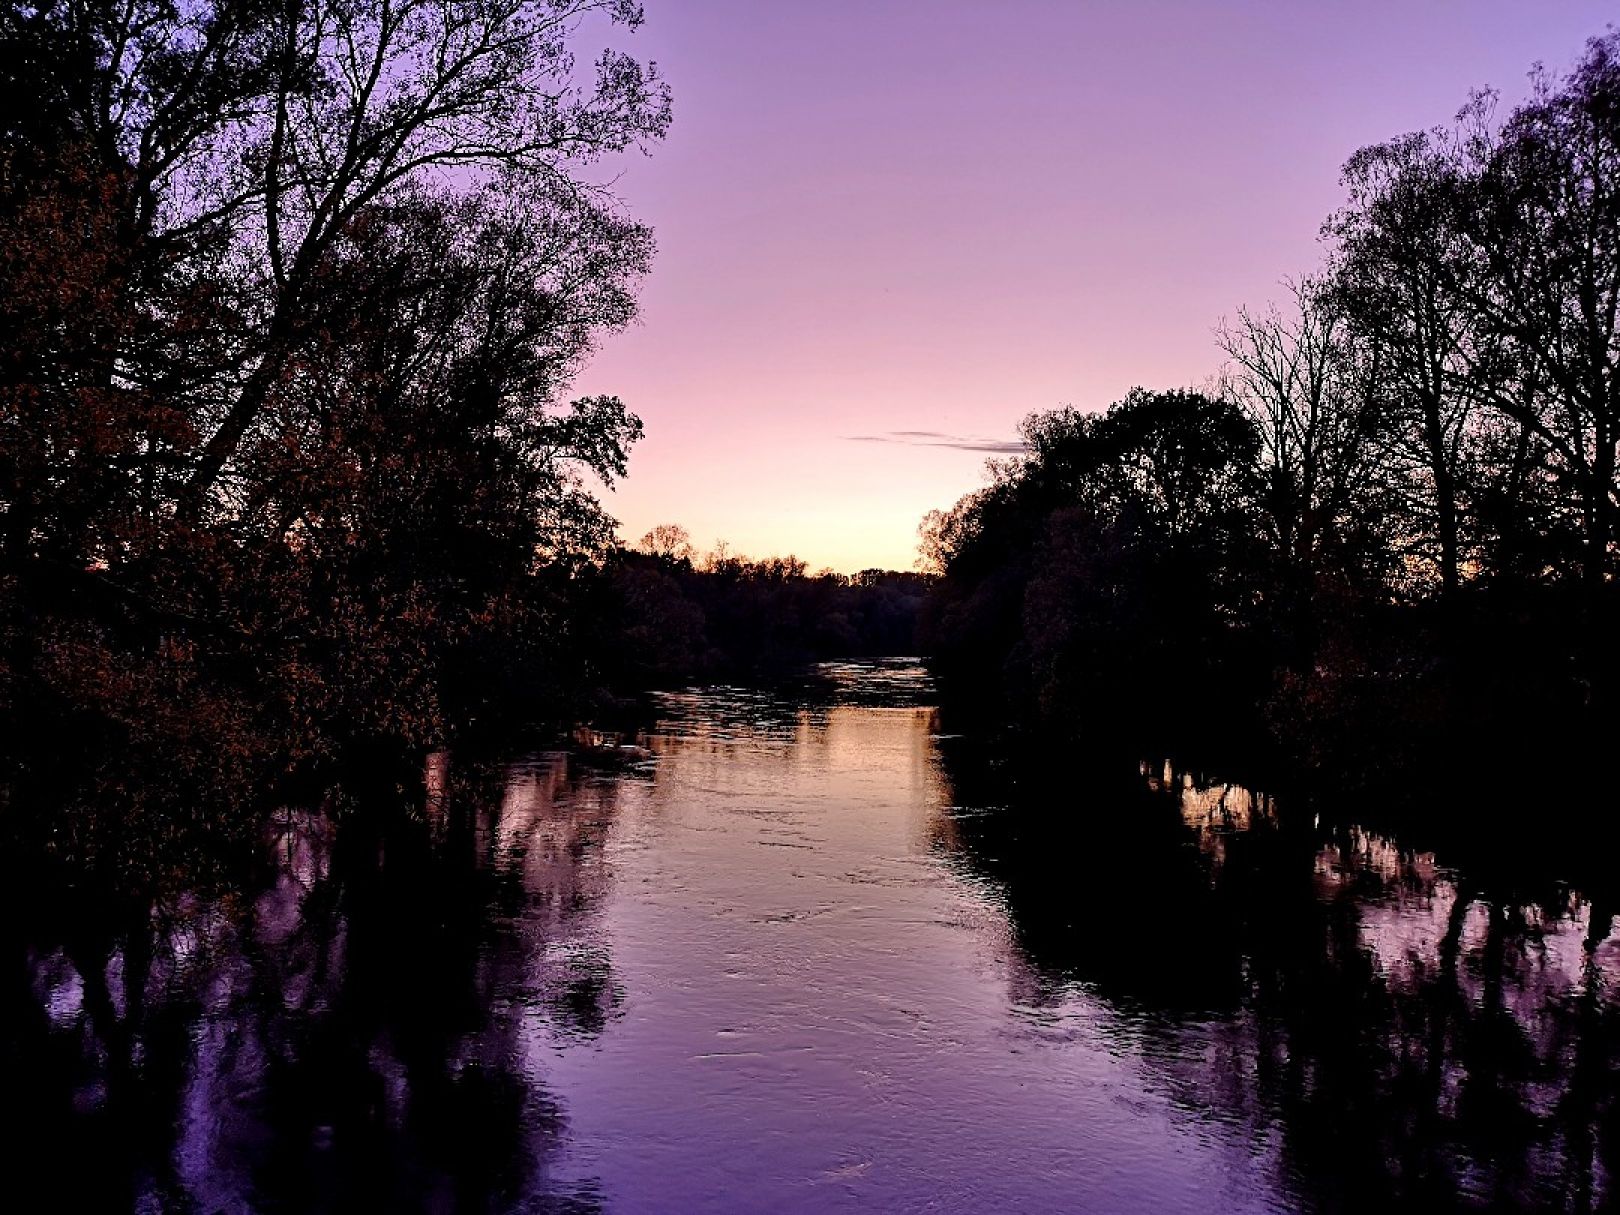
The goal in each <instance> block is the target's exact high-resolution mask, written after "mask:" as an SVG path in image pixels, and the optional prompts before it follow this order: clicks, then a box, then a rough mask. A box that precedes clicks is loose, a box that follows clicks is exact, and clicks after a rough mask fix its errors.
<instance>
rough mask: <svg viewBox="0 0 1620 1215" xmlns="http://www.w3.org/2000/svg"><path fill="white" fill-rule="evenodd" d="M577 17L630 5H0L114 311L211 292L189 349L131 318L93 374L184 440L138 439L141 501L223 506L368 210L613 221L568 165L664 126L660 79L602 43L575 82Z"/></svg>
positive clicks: (153, 311)
mask: <svg viewBox="0 0 1620 1215" xmlns="http://www.w3.org/2000/svg"><path fill="white" fill-rule="evenodd" d="M593 13H597V14H601V15H602V16H603V17H605V18H606V19H607V20H609V21H611V22H615V23H618V24H620V25H623V26H625V27H631V28H633V27H634V26H636V25H638V24H639V23H640V21H641V10H640V7H639V6H638V5H637V4H635V3H634V2H633V0H562V2H559V3H548V2H541V0H496V2H495V3H493V4H491V3H485V2H484V0H293V2H292V3H288V4H279V5H237V4H230V5H222V4H217V3H214V2H212V0H199V2H197V3H186V4H181V5H170V4H168V3H165V2H163V0H136V2H135V3H131V4H123V3H119V4H112V3H108V2H105V0H96V2H91V3H85V4H49V5H41V6H38V7H32V6H23V5H20V4H18V5H13V6H11V7H9V8H8V9H7V11H6V33H7V43H8V46H10V47H13V48H19V49H21V50H22V51H24V52H26V54H27V58H28V60H29V61H31V62H32V63H35V64H40V63H44V64H46V65H47V66H48V69H49V70H43V71H40V73H39V74H40V75H42V76H43V77H44V78H45V79H46V80H47V81H48V82H50V83H51V84H53V85H55V86H57V88H56V93H57V97H55V98H53V101H55V103H56V104H54V105H53V107H52V110H53V112H58V113H60V115H61V117H62V122H63V125H64V126H65V127H66V128H67V130H68V131H69V132H70V133H71V134H72V136H73V138H74V142H75V143H76V144H77V145H78V146H80V147H82V148H83V149H84V150H85V152H86V154H87V155H89V156H91V157H93V159H94V163H95V167H96V169H97V170H98V171H99V172H100V173H102V174H104V175H107V176H109V177H110V178H111V179H114V180H116V181H117V182H118V184H119V198H118V207H117V211H118V227H119V231H120V236H121V241H122V244H123V246H124V247H125V249H126V250H127V251H128V253H129V256H130V258H131V264H130V266H129V267H128V270H127V272H126V273H125V274H124V275H123V276H122V277H121V278H120V280H119V281H118V282H117V284H116V290H117V293H118V295H119V297H120V298H119V302H120V307H121V308H123V309H127V310H129V311H130V312H132V313H134V314H136V315H144V316H148V317H157V316H161V315H163V314H165V313H166V312H168V311H169V310H170V309H171V308H172V307H173V306H174V304H175V301H177V300H181V299H184V298H186V297H188V296H190V295H195V294H196V293H198V292H206V293H207V294H208V295H209V297H210V306H211V308H212V310H213V312H214V323H213V324H212V325H211V326H210V331H209V334H208V339H209V340H208V343H207V345H208V349H207V351H206V355H205V357H200V358H199V357H197V355H196V353H194V352H193V351H191V350H190V349H189V347H187V346H185V345H182V344H180V343H169V344H166V345H164V346H163V347H162V348H161V349H160V350H158V351H154V350H153V348H152V347H151V345H150V343H147V342H139V341H136V340H134V339H135V338H136V337H137V336H139V334H138V333H137V329H138V327H130V329H129V331H128V332H127V333H125V334H122V335H120V336H121V337H123V338H124V339H125V340H122V341H118V342H116V343H114V344H113V347H112V349H111V350H110V352H109V353H110V357H109V358H105V359H104V360H103V366H102V368H101V375H102V377H103V379H105V380H106V381H107V382H108V383H109V384H117V385H120V386H125V387H127V388H128V389H129V390H131V391H136V392H140V391H152V390H161V392H162V394H163V395H164V396H165V397H166V398H167V399H169V400H171V401H173V402H175V403H177V404H180V403H183V408H184V410H185V413H186V416H187V419H188V421H189V423H190V427H191V430H192V436H191V438H192V441H190V442H185V443H181V444H175V443H173V442H169V441H165V437H163V436H154V437H153V441H152V443H151V444H150V445H151V447H152V449H153V450H152V453H151V456H150V460H151V462H152V463H153V465H154V467H156V468H157V469H158V470H160V475H158V476H156V478H155V480H156V481H157V483H158V488H159V489H160V491H161V492H160V494H159V495H158V497H159V498H160V500H161V501H167V502H178V503H179V505H180V506H181V508H182V510H183V511H184V512H185V513H186V514H187V515H188V516H190V517H192V518H202V517H204V516H205V515H206V516H207V517H212V518H230V517H232V515H233V514H234V510H235V507H236V505H237V503H238V497H237V495H236V494H235V493H234V489H235V483H234V481H233V482H228V483H226V484H225V485H224V486H223V492H220V491H221V489H222V483H221V476H222V474H223V473H225V472H226V471H227V468H228V467H230V466H231V465H232V464H233V462H234V461H236V460H238V459H239V458H240V457H241V455H242V454H243V451H244V442H245V441H247V440H249V439H250V437H251V436H254V435H255V434H262V428H263V425H264V423H265V420H266V414H267V412H268V411H269V410H270V406H271V402H272V398H273V397H274V396H275V394H276V392H277V391H278V389H279V388H280V386H281V385H282V384H283V383H284V382H285V380H286V379H287V377H288V376H289V375H292V374H295V369H296V367H297V365H298V363H299V361H300V359H301V358H306V357H307V356H308V354H309V352H310V351H311V350H312V349H313V348H314V347H315V346H317V345H318V344H319V342H320V337H321V332H320V325H321V321H320V310H321V300H322V296H323V291H324V280H325V278H326V276H327V275H328V274H329V273H330V272H331V267H332V263H333V258H334V257H335V256H340V255H341V247H342V246H343V244H344V242H346V241H347V240H349V239H350V236H351V233H352V232H353V230H354V227H355V225H356V224H357V223H360V222H363V221H364V218H365V217H366V216H367V215H370V214H373V213H375V211H376V210H377V209H378V208H379V207H381V208H385V209H386V208H387V207H389V206H392V205H396V204H398V203H400V202H402V201H403V200H406V199H409V198H411V197H413V196H420V195H422V194H423V193H436V194H438V195H440V196H448V197H450V198H451V199H478V200H481V205H482V206H484V207H485V208H487V209H489V210H491V211H502V210H504V211H506V212H508V213H511V214H525V215H526V216H527V217H528V218H529V219H530V220H533V219H535V218H536V217H542V216H543V217H546V218H545V219H542V220H541V222H542V223H544V222H549V219H550V217H551V216H553V215H555V216H558V217H559V218H560V219H562V220H564V221H565V222H569V223H575V224H583V225H587V226H591V225H595V226H613V225H615V224H618V223H620V222H621V221H618V220H616V219H615V217H614V213H613V206H612V198H611V196H610V195H609V194H608V193H607V192H606V191H605V190H604V189H602V188H600V187H597V186H593V185H592V184H591V183H590V182H589V181H588V180H587V179H585V178H584V177H583V176H582V175H581V172H580V170H581V168H582V167H583V166H585V165H587V164H589V163H590V162H591V161H592V160H594V159H596V158H598V157H600V156H602V155H605V154H608V153H612V152H617V151H621V150H624V149H626V148H630V147H635V146H644V145H645V144H646V143H647V142H648V141H649V140H652V139H655V138H657V137H658V136H659V135H661V134H662V133H663V131H664V130H665V128H666V127H667V125H668V122H669V115H670V110H669V97H668V93H667V91H666V90H665V88H664V87H663V86H662V85H661V84H660V83H659V81H658V78H657V75H656V72H655V71H654V70H652V69H651V68H649V67H645V66H643V65H641V64H640V63H638V62H637V61H635V60H634V59H631V58H629V57H627V56H625V55H623V54H622V53H619V52H615V51H607V52H604V53H603V54H602V56H601V57H600V58H599V60H598V61H597V63H596V65H595V72H594V78H591V79H586V80H583V81H582V80H581V79H580V77H579V75H578V74H577V73H576V71H575V62H574V56H573V52H572V50H571V47H570V42H571V34H572V31H573V30H574V29H575V27H576V26H577V25H578V24H579V23H580V21H581V20H582V19H583V18H585V17H587V16H588V15H591V14H593ZM520 285H521V284H516V286H520ZM108 287H109V288H110V289H111V288H112V287H113V284H112V283H110V282H109V284H108ZM573 353H574V354H576V355H577V353H578V351H577V350H576V351H574V352H573ZM159 355H161V357H158V356H159Z"/></svg>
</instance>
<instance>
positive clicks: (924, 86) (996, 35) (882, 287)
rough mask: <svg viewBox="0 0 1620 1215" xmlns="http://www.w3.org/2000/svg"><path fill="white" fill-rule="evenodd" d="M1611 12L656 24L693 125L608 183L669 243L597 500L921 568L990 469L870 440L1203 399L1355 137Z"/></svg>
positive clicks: (625, 521)
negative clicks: (634, 417) (1137, 403)
mask: <svg viewBox="0 0 1620 1215" xmlns="http://www.w3.org/2000/svg"><path fill="white" fill-rule="evenodd" d="M1612 20H1614V13H1613V10H1612V8H1610V7H1609V6H1607V5H1604V4H1601V3H1589V2H1585V0H1557V2H1554V3H1548V4H1536V5H1526V4H1522V3H1517V2H1516V0H1492V2H1490V3H1481V4H1474V3H1444V4H1433V5H1423V6H1414V5H1410V4H1401V3H1395V2H1393V0H1387V2H1383V3H1378V4H1370V5H1369V4H1355V5H1341V6H1337V7H1334V6H1328V7H1322V8H1313V9H1312V10H1311V11H1310V12H1309V13H1308V14H1307V13H1306V12H1304V11H1302V10H1300V9H1298V8H1297V7H1296V6H1290V5H1286V4H1273V3H1262V2H1246V3H1241V4H1233V5H1219V6H1211V5H1203V4H1196V3H1149V4H1132V3H1117V4H1096V5H1083V6H1082V5H1061V4H1050V3H1043V2H1041V0H1033V2H1030V0H1024V2H1020V3H1013V4H1007V5H1000V6H997V7H996V9H995V11H994V12H993V13H990V12H986V11H985V10H984V9H983V6H981V5H975V4H970V3H965V2H954V0H953V2H950V3H944V4H933V3H930V4H911V3H896V4H890V5H885V6H882V7H881V8H880V9H873V8H871V7H870V6H865V5H849V4H819V5H814V6H768V5H766V6H761V5H755V4H749V3H741V2H737V0H704V2H702V3H695V4H691V5H689V6H688V5H683V6H682V8H681V10H680V12H679V13H673V12H662V11H651V12H649V18H648V21H647V24H646V25H645V26H644V27H643V28H642V29H640V30H638V31H637V32H636V33H635V35H634V36H633V37H632V38H630V39H629V40H628V41H627V44H626V45H627V47H628V49H630V50H632V51H634V52H635V53H636V54H638V55H642V56H645V57H647V58H650V59H653V60H655V61H657V63H658V65H659V68H660V71H661V72H662V73H663V74H664V75H665V77H666V78H667V79H668V80H669V81H670V82H671V84H672V85H673V86H674V87H675V90H676V106H675V121H674V124H673V126H672V128H671V130H670V134H669V136H668V138H667V139H666V140H665V142H664V144H663V146H661V147H660V148H659V149H658V151H657V153H656V155H653V156H651V157H648V158H641V157H632V158H630V159H629V160H627V161H624V162H621V163H619V164H617V165H616V166H615V167H614V174H615V180H616V183H617V184H616V187H615V188H616V190H617V191H618V192H619V193H620V194H621V195H622V196H623V197H624V198H625V200H626V205H627V206H628V207H629V209H630V211H631V212H632V213H633V214H634V215H635V216H636V217H637V218H638V219H641V220H644V221H646V222H647V223H649V224H650V225H651V226H652V228H653V230H654V233H655V236H656V239H657V242H658V252H657V254H656V256H655V258H654V262H653V272H652V274H651V276H650V277H649V279H648V280H647V282H646V284H645V286H644V287H643V289H642V307H641V317H640V319H639V320H638V322H637V323H636V324H635V325H634V326H633V327H632V328H631V329H629V330H628V331H626V332H624V333H620V334H613V335H608V336H607V337H606V338H605V339H604V340H603V341H602V342H601V344H600V345H599V348H598V350H597V352H596V354H595V355H594V356H593V357H592V359H591V361H590V363H589V364H588V365H587V367H586V369H585V370H584V372H583V373H582V375H581V376H580V377H579V380H578V382H577V388H578V389H579V390H580V391H581V392H611V393H615V394H617V395H619V396H622V397H623V398H624V400H625V402H626V404H627V405H628V406H629V407H630V408H631V409H633V410H635V411H636V412H637V413H638V414H639V415H640V416H641V417H642V419H643V421H644V422H645V423H646V426H647V433H646V437H645V438H644V439H643V440H642V442H641V443H640V444H639V445H638V446H637V447H636V449H635V452H634V454H633V455H632V457H631V463H630V473H629V476H628V477H627V478H625V479H624V480H623V481H622V482H621V483H620V484H619V486H618V487H617V489H616V491H615V492H614V493H612V494H611V495H609V496H608V497H607V499H606V502H607V505H608V509H609V510H610V511H611V512H612V513H613V514H614V515H615V516H616V517H617V518H618V519H619V520H620V523H621V525H622V526H621V528H620V535H621V537H622V538H623V539H624V541H625V542H626V543H632V544H633V543H634V542H635V541H636V540H637V538H638V537H640V536H641V535H642V534H644V533H645V532H646V531H647V530H648V529H649V528H651V527H654V526H656V525H658V524H677V525H680V526H683V527H685V528H686V529H687V530H688V531H689V532H690V533H691V534H692V537H693V541H694V543H695V544H697V546H698V547H699V548H700V549H707V548H709V547H711V546H712V545H713V544H714V543H715V542H717V541H724V542H725V543H726V544H727V545H728V546H729V547H730V549H731V550H732V551H734V552H740V553H746V554H748V555H751V556H757V557H767V556H786V555H788V554H792V555H795V556H797V557H799V558H801V559H803V560H804V561H806V562H807V563H808V564H809V565H810V567H811V568H813V569H819V568H824V567H830V568H832V569H835V570H838V571H839V572H842V573H846V574H847V573H854V572H856V571H857V570H860V569H866V568H871V567H881V568H891V569H910V568H912V566H913V563H914V561H915V558H916V554H917V527H918V524H919V523H920V522H921V520H922V517H923V515H924V514H926V513H927V512H928V511H930V510H934V509H942V508H945V507H948V506H949V505H950V504H951V503H952V502H953V501H954V500H955V499H956V498H957V497H958V496H959V495H960V494H961V493H963V492H964V491H965V490H968V489H972V488H974V487H976V486H977V485H978V484H979V483H980V482H981V481H982V477H983V459H984V457H983V455H982V454H980V453H977V452H974V451H971V450H969V451H962V450H959V449H956V448H953V447H950V446H944V445H934V444H923V443H906V442H904V441H896V442H887V443H882V442H870V441H862V440H860V439H858V438H856V436H860V435H868V436H871V435H885V434H892V433H893V432H901V431H934V432H940V433H942V434H944V435H946V436H952V437H960V438H962V439H964V440H967V441H970V442H971V441H989V442H1008V441H1012V440H1015V439H1016V437H1017V428H1018V424H1019V423H1020V422H1021V421H1022V420H1023V418H1024V417H1025V416H1026V415H1028V414H1030V413H1034V412H1038V411H1041V410H1048V409H1055V408H1058V407H1060V406H1074V407H1076V408H1080V409H1083V410H1087V411H1101V410H1104V409H1106V408H1107V407H1108V406H1109V405H1110V404H1112V403H1113V402H1115V401H1117V400H1119V399H1120V398H1121V397H1123V396H1124V395H1125V393H1126V392H1127V391H1128V390H1129V389H1131V388H1133V387H1138V386H1141V387H1146V388H1196V387H1199V386H1201V385H1203V384H1205V383H1207V382H1208V381H1209V380H1210V379H1211V378H1212V377H1214V375H1215V374H1216V373H1217V372H1218V371H1219V369H1220V366H1221V364H1222V362H1223V358H1222V356H1221V354H1220V351H1219V349H1218V347H1217V344H1216V341H1215V337H1214V330H1215V327H1216V325H1217V324H1218V323H1219V322H1220V320H1221V318H1222V317H1224V316H1230V315H1232V314H1233V313H1234V312H1235V311H1236V310H1237V309H1238V308H1239V307H1244V306H1247V307H1250V308H1264V307H1265V306H1266V305H1267V304H1268V303H1269V302H1277V303H1282V302H1283V300H1284V298H1285V287H1284V283H1285V280H1288V279H1293V278H1297V277H1299V276H1301V275H1305V274H1308V273H1310V272H1312V271H1313V270H1315V269H1317V268H1318V266H1319V264H1320V261H1321V245H1320V241H1319V239H1318V228H1319V226H1320V224H1321V223H1322V220H1323V218H1324V217H1325V216H1327V215H1328V214H1329V213H1331V212H1332V211H1333V210H1335V209H1337V208H1338V207H1339V206H1341V205H1343V202H1344V192H1343V189H1342V187H1341V185H1340V180H1339V176H1340V169H1341V166H1342V165H1343V163H1344V162H1345V160H1347V159H1348V158H1349V157H1350V155H1351V154H1352V153H1353V152H1354V151H1355V150H1356V149H1357V148H1358V147H1361V146H1362V145H1363V144H1367V143H1371V142H1374V141H1376V140H1379V139H1384V138H1387V137H1389V136H1391V135H1393V134H1396V133H1398V132H1403V131H1413V130H1422V129H1425V128H1429V127H1435V126H1443V125H1444V124H1446V123H1447V122H1449V121H1450V120H1451V118H1452V116H1453V115H1454V114H1455V113H1456V112H1457V110H1458V109H1459V108H1460V107H1461V106H1462V105H1463V104H1464V103H1465V102H1466V101H1467V99H1468V96H1469V93H1470V91H1471V90H1473V89H1476V88H1485V87H1490V88H1495V89H1498V90H1500V92H1501V94H1502V104H1503V105H1504V106H1507V105H1511V104H1513V103H1514V102H1516V101H1517V100H1519V99H1521V98H1522V97H1523V96H1524V94H1525V90H1526V87H1527V74H1528V72H1529V71H1530V69H1531V68H1532V66H1533V65H1534V64H1535V63H1536V62H1538V61H1541V62H1544V63H1545V64H1546V66H1547V67H1548V68H1549V69H1550V70H1560V69H1562V68H1563V67H1565V66H1567V65H1568V64H1569V63H1571V62H1573V60H1574V59H1575V58H1576V56H1578V54H1579V53H1580V48H1581V46H1582V44H1583V43H1584V41H1585V40H1586V39H1587V38H1588V37H1591V36H1593V35H1595V34H1598V33H1600V32H1602V30H1603V29H1604V28H1605V26H1606V24H1607V23H1608V22H1610V21H1612ZM1415 64H1421V65H1423V66H1422V70H1421V71H1409V70H1406V65H1415ZM829 65H836V67H830V66H829ZM829 73H830V74H829ZM1284 96H1286V98H1287V104H1286V105H1283V104H1279V99H1280V98H1281V97H1284Z"/></svg>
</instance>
